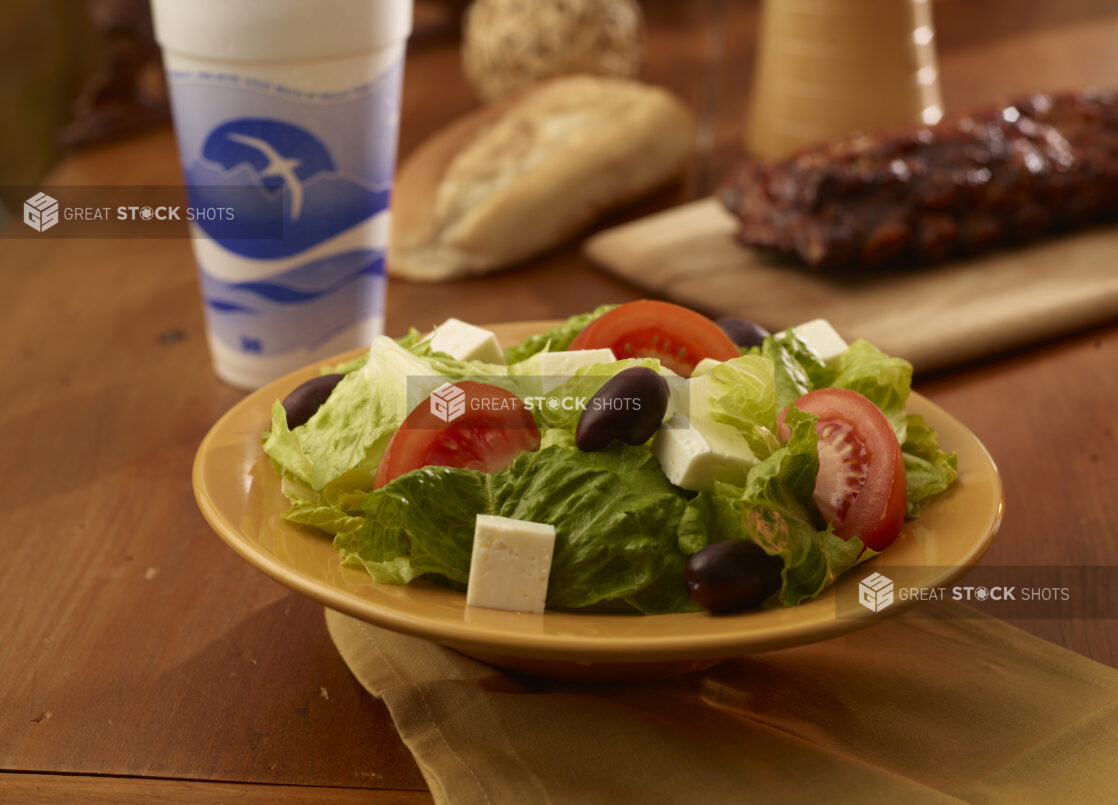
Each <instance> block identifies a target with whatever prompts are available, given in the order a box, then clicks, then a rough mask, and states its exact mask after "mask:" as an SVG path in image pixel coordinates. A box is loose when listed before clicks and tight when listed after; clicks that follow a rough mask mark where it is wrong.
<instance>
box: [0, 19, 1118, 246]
mask: <svg viewBox="0 0 1118 805" xmlns="http://www.w3.org/2000/svg"><path fill="white" fill-rule="evenodd" d="M739 3H740V4H742V5H744V6H750V7H754V8H755V7H757V6H759V0H693V1H690V2H680V1H679V0H641V3H640V5H641V6H642V7H643V8H644V9H645V11H646V14H647V15H648V16H649V18H650V19H652V18H655V19H656V20H657V21H658V24H663V23H665V22H668V23H671V24H672V25H678V26H679V27H691V26H697V25H700V24H703V23H705V22H709V21H710V20H711V19H712V18H713V19H715V20H717V19H718V18H720V17H722V16H724V15H725V9H726V8H727V4H735V5H736V4H739ZM468 5H469V2H468V0H417V2H416V3H415V25H414V33H413V35H412V37H411V39H410V40H409V48H410V49H416V48H431V49H434V50H439V49H442V48H445V49H446V50H447V54H446V56H447V58H446V61H445V68H446V70H447V75H446V78H447V81H446V83H445V84H443V85H440V87H439V88H438V90H437V91H439V92H440V93H443V94H445V96H446V97H447V103H448V106H449V107H453V108H459V107H461V108H469V107H471V106H474V105H476V104H477V103H478V98H477V97H476V94H475V93H472V92H470V90H469V89H468V88H467V86H466V84H465V81H464V79H463V76H462V70H461V64H460V62H459V59H458V56H457V53H456V51H455V47H456V44H457V40H458V38H459V37H460V35H461V20H462V14H463V11H464V10H465V9H466V7H467V6H468ZM510 5H517V4H516V3H511V4H510ZM519 5H521V6H523V5H524V4H523V3H520V4H519ZM929 5H930V8H931V9H932V12H933V13H932V16H933V17H934V20H935V43H934V47H935V50H936V51H937V52H938V54H939V58H940V68H941V69H940V75H941V77H942V80H941V82H940V83H941V86H942V89H943V95H944V106H945V107H946V110H947V111H948V113H958V112H961V111H966V110H968V109H970V108H973V107H974V106H975V105H981V104H987V103H990V102H992V101H995V100H1004V99H1005V97H1010V96H1011V95H1012V94H1014V93H1019V92H1030V91H1038V90H1052V89H1070V88H1074V87H1066V86H1063V85H1057V86H1043V85H1037V82H1036V75H1037V72H1038V71H1037V65H1036V64H1035V61H1036V59H1037V56H1038V55H1041V59H1042V61H1048V60H1051V61H1052V66H1053V72H1055V73H1056V74H1060V75H1075V74H1078V73H1084V74H1095V75H1098V74H1101V73H1102V72H1105V71H1106V69H1108V68H1110V69H1112V71H1113V73H1114V75H1115V78H1116V80H1118V43H1114V46H1111V47H1101V48H1093V49H1091V50H1090V51H1089V52H1080V53H1077V52H1074V51H1073V50H1070V49H1066V50H1060V49H1057V48H1039V49H1038V48H1034V47H1032V44H1033V39H1034V38H1036V37H1039V36H1041V35H1042V34H1044V35H1046V34H1049V33H1053V32H1056V31H1058V30H1062V29H1065V28H1066V29H1067V30H1071V29H1073V28H1074V29H1077V30H1080V31H1081V30H1082V29H1084V28H1085V27H1090V26H1091V24H1092V20H1103V19H1111V18H1112V16H1113V15H1114V14H1115V13H1118V0H1060V1H1059V2H1024V0H931V2H930V4H929ZM525 8H530V9H531V10H532V12H531V13H535V8H536V7H535V6H525ZM524 13H528V12H524ZM750 20H751V22H750V30H747V31H738V30H736V29H734V28H733V26H729V27H727V28H726V29H725V30H723V31H722V32H721V33H722V39H721V40H720V41H711V42H709V43H708V50H713V51H718V52H719V61H720V62H721V63H722V69H721V71H720V72H721V76H720V80H721V85H722V87H723V91H724V92H725V91H728V90H729V84H730V82H733V81H735V80H738V81H740V82H748V81H749V80H751V78H752V71H753V70H754V66H755V63H756V53H755V52H754V43H755V40H756V39H757V34H758V30H757V28H756V27H755V26H756V21H755V18H754V17H753V16H752V15H750ZM1109 30H1112V29H1107V28H1099V29H1098V30H1097V34H1098V36H1100V37H1102V36H1107V35H1108V31H1109ZM647 35H648V36H649V37H651V38H650V39H646V41H645V43H644V46H645V47H646V48H656V47H660V46H661V43H660V38H659V37H657V36H656V33H655V32H654V31H652V30H649V31H648V32H647ZM1034 35H1035V36H1034ZM1077 37H1078V39H1077V40H1076V41H1082V40H1083V38H1084V37H1086V38H1091V37H1092V35H1091V34H1083V33H1077ZM1037 41H1038V42H1039V40H1037ZM1053 41H1055V40H1053ZM1003 42H1004V43H1005V44H1004V46H1003V45H1002V44H1000V43H1003ZM979 49H981V53H982V58H981V59H976V58H972V57H971V55H970V53H971V51H973V52H975V53H977V52H978V51H979ZM945 56H946V57H947V58H946V59H945ZM1022 58H1028V59H1029V60H1030V62H1033V63H1032V64H1029V65H1022V64H1021V61H1020V60H1021V59H1022ZM1099 59H1103V60H1105V61H1108V62H1110V65H1099V64H1097V61H1098V60H1099ZM1088 62H1091V63H1090V64H1088ZM1022 67H1025V68H1026V69H1021V68H1022ZM1100 68H1101V69H1100ZM975 76H981V80H979V81H972V80H970V79H971V77H975ZM995 76H996V77H995ZM645 77H646V78H647V79H649V80H652V81H663V80H665V79H667V80H668V81H669V82H672V81H673V79H676V78H677V77H676V76H661V75H646V76H645ZM1019 85H1020V86H1019ZM991 86H997V87H998V88H999V89H1001V90H1003V91H1004V96H1003V97H1001V98H997V99H994V98H988V97H985V96H984V95H982V94H981V93H982V92H983V90H982V89H978V90H972V87H982V88H986V90H985V91H986V92H987V93H988V91H989V87H991ZM408 90H409V91H412V88H411V87H410V86H409V87H408ZM975 92H978V93H979V94H978V95H975ZM733 94H734V95H740V91H739V92H735V93H733ZM972 96H974V97H972ZM693 102H695V103H697V104H702V103H705V102H709V103H710V104H714V105H717V104H718V103H719V98H717V97H715V98H706V99H704V98H701V97H699V98H694V99H693ZM407 108H408V102H407V98H406V97H405V111H407ZM0 109H2V110H3V120H2V124H0V226H2V225H3V223H4V221H5V220H6V219H7V217H10V212H11V211H12V210H18V209H19V204H20V203H21V200H20V199H16V198H9V197H8V196H10V195H13V193H11V192H6V191H5V186H10V185H29V184H30V185H33V184H36V183H38V182H39V181H40V180H41V178H42V177H43V176H44V175H45V174H46V173H47V172H49V170H50V169H51V167H52V166H53V165H55V164H57V162H58V161H59V159H60V158H61V157H62V156H63V155H64V154H66V153H68V152H70V151H73V150H74V149H80V148H83V147H87V146H89V145H91V144H95V143H99V142H104V141H107V140H112V139H115V138H121V137H127V136H129V135H130V134H134V133H136V132H139V131H142V130H145V129H150V128H151V127H153V126H158V125H162V124H169V115H168V112H167V97H166V88H165V85H164V81H163V72H162V67H161V64H160V61H159V51H158V48H157V46H156V45H155V43H154V41H153V38H152V31H151V16H150V11H149V7H148V1H147V0H5V2H4V14H3V15H2V17H0ZM696 111H698V112H699V113H700V115H702V114H703V110H701V109H700V110H696ZM707 111H708V112H709V111H712V110H709V109H708V110H707ZM726 114H727V110H725V109H718V115H719V116H720V117H721V116H725V115H726ZM731 114H734V116H735V119H736V120H739V121H740V120H743V119H744V118H743V117H742V111H738V110H731ZM405 126H406V127H414V128H416V129H420V130H421V133H424V134H425V133H428V132H427V129H428V128H431V126H429V125H428V122H427V121H426V120H423V119H419V118H417V117H412V118H409V117H408V115H406V114H405ZM723 131H724V130H723V129H722V127H719V131H718V132H717V133H716V136H718V137H723V136H724V135H723ZM404 133H405V134H408V133H410V132H408V131H405V132H404ZM735 139H736V140H737V143H739V144H740V142H741V140H740V132H738V133H737V137H736V138H735ZM409 141H410V139H409V138H407V137H405V138H404V142H405V143H406V142H409ZM715 145H716V146H722V147H723V148H725V147H726V146H731V147H732V146H733V144H731V143H728V142H720V143H716V144H715ZM402 156H405V154H403V153H401V157H402ZM698 185H700V186H698V187H696V181H695V177H691V188H690V189H691V191H692V192H691V193H690V194H689V195H691V196H694V195H696V194H702V193H703V192H709V190H710V187H709V186H706V187H704V186H701V185H709V181H699V182H698Z"/></svg>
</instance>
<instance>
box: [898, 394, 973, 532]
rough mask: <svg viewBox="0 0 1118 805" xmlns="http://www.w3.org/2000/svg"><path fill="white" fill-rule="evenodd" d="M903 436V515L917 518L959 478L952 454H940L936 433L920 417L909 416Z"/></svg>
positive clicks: (941, 451) (942, 452) (915, 415)
mask: <svg viewBox="0 0 1118 805" xmlns="http://www.w3.org/2000/svg"><path fill="white" fill-rule="evenodd" d="M905 432H906V435H905V441H904V444H902V445H901V455H902V456H903V457H904V473H905V482H906V486H907V492H908V508H907V511H906V512H905V513H906V514H907V516H909V517H919V516H920V509H921V507H922V505H923V503H924V501H925V500H927V499H928V498H930V497H931V496H932V495H938V494H939V493H940V492H943V491H944V490H945V489H947V487H948V486H950V485H951V483H952V482H953V481H954V480H955V478H956V476H957V475H958V474H959V473H958V464H957V462H956V457H955V454H954V453H945V452H944V451H943V450H940V448H939V442H938V441H937V440H936V432H935V431H934V430H932V429H931V428H929V427H928V425H927V423H926V422H924V418H923V417H921V416H919V415H918V414H909V415H908V417H907V419H906V428H905Z"/></svg>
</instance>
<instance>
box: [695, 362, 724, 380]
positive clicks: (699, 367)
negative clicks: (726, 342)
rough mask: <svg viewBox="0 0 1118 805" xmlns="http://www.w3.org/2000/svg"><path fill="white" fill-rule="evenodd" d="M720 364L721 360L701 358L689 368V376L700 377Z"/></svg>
mask: <svg viewBox="0 0 1118 805" xmlns="http://www.w3.org/2000/svg"><path fill="white" fill-rule="evenodd" d="M721 365H722V361H716V360H715V359H714V358H703V359H702V360H701V361H699V362H698V363H697V364H695V368H694V369H692V370H691V377H702V376H703V375H709V374H710V373H711V372H713V371H714V367H716V366H721Z"/></svg>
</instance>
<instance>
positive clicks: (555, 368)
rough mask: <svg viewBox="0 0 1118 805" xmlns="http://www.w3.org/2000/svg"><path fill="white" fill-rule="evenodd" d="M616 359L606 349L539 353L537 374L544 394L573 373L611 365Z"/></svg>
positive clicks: (611, 352) (610, 351) (609, 350)
mask: <svg viewBox="0 0 1118 805" xmlns="http://www.w3.org/2000/svg"><path fill="white" fill-rule="evenodd" d="M616 360H617V358H615V357H614V356H613V350H612V349H609V348H608V347H604V348H602V349H573V350H568V351H567V352H541V353H540V354H539V373H540V379H541V380H542V381H543V392H544V394H546V393H547V392H549V391H551V390H552V389H553V388H555V387H556V386H561V385H562V384H563V383H565V382H566V381H567V380H568V379H569V378H570V377H571V376H572V375H573V374H574V373H575V372H577V371H578V370H579V369H582V368H585V367H587V366H594V365H595V364H599V363H613V362H614V361H616Z"/></svg>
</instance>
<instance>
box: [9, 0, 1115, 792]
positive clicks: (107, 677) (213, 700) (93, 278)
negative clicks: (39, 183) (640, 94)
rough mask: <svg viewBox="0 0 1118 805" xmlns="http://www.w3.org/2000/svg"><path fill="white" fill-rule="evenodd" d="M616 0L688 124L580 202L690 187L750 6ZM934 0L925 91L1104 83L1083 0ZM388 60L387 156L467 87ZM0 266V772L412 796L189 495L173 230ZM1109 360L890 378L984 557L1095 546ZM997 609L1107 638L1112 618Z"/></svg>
mask: <svg viewBox="0 0 1118 805" xmlns="http://www.w3.org/2000/svg"><path fill="white" fill-rule="evenodd" d="M646 7H647V9H646V10H647V17H648V30H647V38H646V42H647V64H646V69H645V73H644V75H645V77H646V78H647V79H649V80H651V81H654V82H657V83H661V84H664V85H667V86H669V87H671V88H672V89H674V90H675V91H676V92H678V93H679V94H680V95H681V96H682V97H684V98H685V99H687V100H688V101H690V102H691V103H692V104H693V105H694V107H695V109H696V110H697V112H698V114H699V117H700V120H701V121H702V132H703V136H702V140H701V144H700V151H699V158H698V159H697V160H696V161H695V166H694V168H693V170H692V171H691V173H690V174H689V175H688V177H687V179H686V182H684V183H683V184H682V185H681V186H680V187H678V188H675V189H673V190H672V191H669V192H666V193H663V194H661V195H660V196H658V197H657V198H655V199H650V200H648V201H647V202H646V203H644V204H642V205H640V206H638V207H635V208H630V209H629V210H627V211H625V212H624V213H623V214H620V215H616V216H613V217H612V218H611V219H610V221H609V222H607V223H613V222H617V221H620V220H624V219H626V218H632V217H635V216H637V215H640V214H643V213H646V212H649V211H651V210H653V209H658V208H662V207H665V206H668V205H670V204H674V203H679V202H681V201H684V200H688V199H691V198H696V197H698V196H701V195H703V194H706V193H708V192H709V191H710V190H711V189H712V187H713V185H714V184H715V183H716V182H717V181H718V179H719V177H721V176H722V175H723V173H724V172H725V171H726V169H727V168H728V167H729V166H730V164H731V163H732V161H733V160H734V159H735V157H736V156H737V154H738V149H739V143H740V141H741V131H742V120H743V115H744V110H745V108H746V98H747V88H748V85H749V79H750V65H751V60H752V58H753V47H754V44H753V43H754V37H755V32H756V28H757V15H756V7H755V6H754V5H753V4H752V3H739V2H722V1H721V0H707V2H694V3H669V2H649V3H646ZM420 10H421V12H423V13H421V16H420V19H422V20H430V19H433V18H434V17H433V16H431V15H428V14H427V13H426V12H430V11H431V9H429V8H421V9H420ZM935 11H936V15H937V22H938V30H939V53H940V58H941V65H942V81H943V88H944V94H945V98H946V102H947V105H948V107H949V109H951V110H961V109H964V108H966V107H968V106H972V105H974V104H978V103H984V102H990V101H996V100H998V99H1002V98H1004V97H1006V96H1009V95H1013V94H1015V93H1020V92H1025V91H1029V90H1034V89H1055V88H1060V87H1079V86H1084V85H1088V84H1092V83H1097V84H1111V85H1113V84H1115V83H1118V48H1115V47H1114V44H1113V43H1114V42H1115V41H1118V3H1115V2H1113V0H1110V2H1103V0H1097V1H1095V2H1092V1H1091V0H1065V2H1062V3H1050V2H1047V0H986V2H983V3H980V4H979V3H968V2H965V0H940V2H937V4H936V8H935ZM406 75H407V78H406V87H405V94H404V112H403V131H402V143H401V154H402V155H403V156H406V155H407V154H408V152H410V151H411V150H412V149H414V148H415V147H416V145H417V144H418V143H419V142H420V141H421V140H422V139H423V138H424V137H426V136H428V135H429V134H431V133H432V132H434V131H435V130H436V129H437V128H438V127H439V126H441V125H443V124H444V123H446V122H447V121H449V120H450V119H452V118H453V117H454V116H455V115H457V114H459V113H461V112H463V111H465V110H467V109H469V108H471V107H472V106H474V104H475V101H474V99H473V96H472V94H471V93H470V91H469V89H468V87H467V85H466V84H465V82H464V80H463V78H462V76H461V72H460V68H459V56H458V49H457V44H456V42H455V41H454V37H453V31H452V30H451V29H450V28H447V29H446V30H441V29H440V28H439V26H438V23H437V21H436V22H435V23H433V24H429V23H424V24H423V26H422V27H421V30H420V31H418V32H417V34H416V36H415V37H414V38H413V42H412V47H411V49H410V52H409V55H408V64H407V71H406ZM178 181H179V167H178V162H177V159H176V154H175V147H174V140H173V138H172V135H171V133H170V132H169V131H157V132H154V133H151V134H148V135H145V136H142V137H138V138H135V139H131V140H128V141H125V142H120V143H116V144H113V145H110V146H107V147H104V148H102V149H99V150H95V151H90V152H86V153H81V154H76V155H74V156H72V157H70V158H69V159H68V160H66V161H65V162H64V163H63V164H62V165H60V166H59V168H58V169H57V171H56V172H55V173H54V174H53V175H52V176H51V177H50V183H54V184H105V183H110V182H118V183H122V184H158V183H166V184H172V183H177V182H178ZM0 269H2V271H3V279H4V285H3V287H4V289H5V293H4V294H3V297H2V299H0V322H3V333H4V335H3V344H4V348H3V350H2V352H0V361H2V367H3V370H2V371H0V384H2V389H3V393H0V412H2V416H0V422H2V423H3V425H4V443H3V444H4V447H3V450H2V451H0V478H2V479H3V481H2V483H0V517H2V518H3V519H2V520H0V522H2V524H3V527H2V529H0V546H2V550H3V557H4V561H3V562H2V563H0V595H2V598H0V770H2V773H0V801H11V802H28V801H42V800H51V801H59V800H61V801H81V802H145V803H146V802H160V801H168V802H171V801H174V802H177V801H182V800H187V799H189V800H197V801H202V802H217V801H226V800H232V799H234V798H240V799H242V800H244V801H247V802H273V801H277V800H279V799H280V798H281V797H282V798H283V800H285V801H288V802H292V803H295V802H325V801H330V802H350V801H354V802H356V801H369V800H372V801H380V802H389V803H392V802H400V803H403V802H409V803H410V802H417V801H426V800H427V799H428V794H427V793H426V791H425V786H424V783H423V778H422V777H421V776H420V773H419V771H418V769H417V768H416V766H415V764H414V762H413V761H412V759H411V756H410V755H409V753H408V751H407V750H406V748H405V747H404V746H403V744H402V743H401V742H400V740H399V738H398V736H397V734H396V732H395V730H394V728H393V726H392V723H391V721H390V720H389V718H388V715H387V712H386V710H385V708H384V707H383V706H382V705H381V704H380V703H379V702H377V701H375V700H374V699H372V698H371V697H370V696H369V695H368V694H366V693H365V692H364V690H363V689H362V688H361V687H360V686H359V685H358V684H357V682H355V681H354V679H353V678H352V677H351V676H350V674H349V672H348V670H347V669H346V667H345V666H344V665H343V663H342V661H341V660H340V659H339V657H338V655H337V653H336V652H335V650H334V648H333V646H332V644H331V643H330V640H329V638H328V637H327V634H326V630H325V628H324V624H323V618H322V610H321V608H320V607H318V606H316V605H315V604H313V603H311V602H310V601H309V600H306V599H303V598H301V597H299V596H297V595H295V594H293V593H290V592H288V591H287V590H286V589H285V588H283V587H281V586H279V585H278V584H276V583H275V582H273V581H271V580H270V579H268V578H266V577H264V576H263V575H261V574H260V573H258V572H257V571H255V570H253V569H252V568H251V567H249V566H248V565H247V564H246V563H245V562H243V561H241V560H240V559H239V558H238V557H237V556H236V555H234V554H233V552H232V551H230V550H229V549H228V548H226V547H225V546H224V544H222V543H221V542H220V541H219V540H218V539H217V538H216V537H215V536H214V534H213V533H212V532H211V531H210V530H209V528H208V527H207V526H206V524H205V522H203V520H202V517H201V516H200V514H199V513H198V511H197V509H196V508H195V505H194V501H193V497H192V494H191V487H190V466H191V461H192V459H193V454H194V451H195V448H196V447H197V445H198V443H199V441H200V439H201V438H202V436H203V434H204V433H205V432H206V430H207V429H208V428H209V426H210V425H211V424H212V423H213V422H214V420H215V419H217V417H218V416H219V415H220V414H221V413H222V412H223V411H225V410H226V409H227V408H229V407H230V406H231V405H233V404H234V403H235V402H236V401H237V400H238V399H240V397H241V396H242V395H241V393H240V392H238V391H235V390H234V389H231V388H229V387H227V386H224V385H222V384H221V383H220V382H218V381H217V380H216V379H215V378H214V376H213V374H212V373H211V371H210V365H209V356H208V355H207V353H206V347H205V339H204V336H203V327H202V318H201V305H200V302H199V295H198V288H197V285H196V279H195V269H194V264H193V260H192V257H191V251H190V244H189V243H188V242H187V241H186V240H147V241H145V240H122V241H109V240H100V241H97V240H91V241H76V240H58V239H54V240H49V239H45V238H44V239H36V240H3V241H0ZM638 296H639V292H638V291H637V290H635V289H634V288H631V287H628V286H626V285H623V284H621V283H619V282H616V281H614V280H612V279H610V278H608V277H607V276H605V275H602V274H600V273H597V272H596V271H595V270H593V269H592V268H591V267H590V266H589V265H588V264H587V262H586V261H585V260H584V259H583V258H582V257H581V255H580V253H579V249H578V245H577V244H572V245H571V246H569V247H568V248H564V249H562V250H560V251H557V252H555V253H553V254H551V255H549V256H547V257H545V258H543V259H541V260H538V261H535V262H534V263H533V264H532V265H530V266H527V267H525V268H523V269H521V270H517V271H512V272H509V273H506V274H503V275H500V276H495V277H492V278H487V279H481V280H476V281H467V282H457V283H450V284H446V285H438V286H428V285H409V284H406V283H400V282H394V283H392V284H391V289H390V297H389V299H390V301H389V315H388V329H389V331H390V333H392V334H397V333H400V332H402V331H403V330H404V329H405V328H406V327H407V326H408V325H417V326H419V327H425V326H428V325H430V324H432V323H436V322H438V321H441V320H442V319H443V318H445V317H446V316H448V315H451V314H453V315H457V316H462V317H464V318H467V319H470V320H473V321H501V320H512V319H524V318H546V317H556V316H564V315H567V314H570V313H574V312H577V311H581V310H585V309H588V308H590V307H592V306H593V305H595V304H598V303H600V302H603V301H624V300H629V299H633V298H636V297H638ZM1116 368H1118V326H1114V325H1111V326H1108V327H1104V328H1101V329H1096V330H1094V331H1091V332H1085V333H1080V334H1078V335H1073V336H1069V337H1067V338H1064V339H1061V340H1059V341H1055V342H1052V343H1048V344H1044V345H1041V346H1037V347H1034V348H1031V349H1027V350H1021V351H1019V352H1016V353H1014V354H1011V355H1004V356H1000V357H995V358H991V359H989V360H987V361H984V362H982V363H979V364H975V365H971V366H968V367H964V368H961V369H958V370H955V371H951V372H947V373H942V374H939V375H936V376H934V377H926V378H922V379H921V380H920V382H919V383H918V388H919V390H920V391H922V392H923V393H924V394H926V395H928V396H929V397H931V398H932V399H934V400H935V401H937V402H939V403H940V404H941V405H943V406H945V407H946V408H947V409H948V410H950V411H952V412H954V413H955V414H956V415H958V416H959V417H960V418H962V419H963V420H964V421H966V422H967V423H968V424H969V425H970V426H971V427H972V428H973V429H974V430H975V432H976V433H977V434H978V435H979V436H980V437H981V438H982V439H983V441H984V442H985V443H986V444H987V445H988V446H989V448H990V451H991V452H992V453H993V455H994V457H995V459H996V460H997V461H998V463H999V464H1000V466H1001V469H1002V471H1003V473H1004V477H1005V484H1006V490H1007V513H1006V517H1005V523H1004V526H1003V527H1002V532H1001V536H1000V537H999V539H998V540H997V542H996V543H995V545H994V547H993V549H992V550H991V551H990V554H989V556H988V558H987V560H986V561H988V562H991V563H1000V564H1016V563H1023V564H1034V563H1036V564H1040V563H1055V564H1098V565H1107V564H1109V565H1118V534H1116V531H1115V525H1114V524H1115V523H1116V522H1118V495H1115V487H1116V483H1115V481H1116V480H1118V473H1116V471H1115V462H1116V460H1118V459H1116V456H1118V436H1116V434H1115V428H1116V426H1118V417H1116V416H1115V411H1116V408H1115V404H1114V400H1115V399H1118V373H1116V372H1115V369H1116ZM1021 625H1022V626H1024V628H1026V629H1029V630H1030V631H1033V632H1035V633H1036V634H1038V635H1041V636H1043V637H1045V638H1047V639H1049V640H1052V641H1054V642H1056V643H1059V644H1061V645H1064V646H1067V647H1069V648H1071V649H1073V650H1075V651H1078V652H1081V653H1083V654H1085V655H1087V656H1089V657H1093V658H1095V659H1097V660H1099V661H1102V662H1105V663H1109V664H1111V665H1118V635H1116V630H1115V628H1114V622H1113V621H1109V622H1108V621H1094V622H1086V621H1038V622H1029V623H1023V624H1021ZM277 786H278V787H281V788H277ZM281 789H282V790H281Z"/></svg>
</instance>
